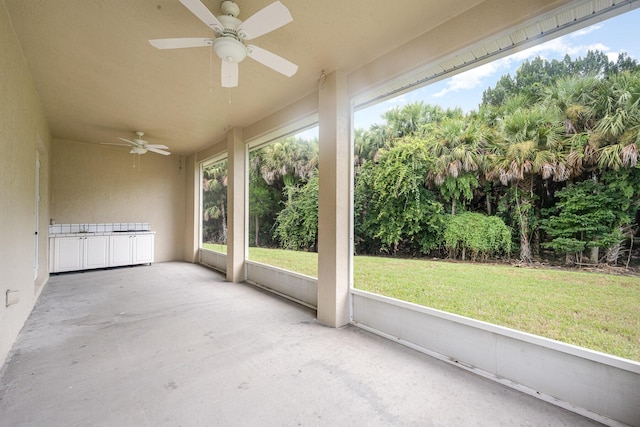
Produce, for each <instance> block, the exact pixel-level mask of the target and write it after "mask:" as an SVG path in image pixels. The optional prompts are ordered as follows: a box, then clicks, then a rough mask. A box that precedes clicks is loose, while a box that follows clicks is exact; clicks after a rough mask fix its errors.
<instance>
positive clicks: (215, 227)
mask: <svg viewBox="0 0 640 427" xmlns="http://www.w3.org/2000/svg"><path fill="white" fill-rule="evenodd" d="M226 210H227V161H226V160H221V161H218V162H215V163H213V164H210V165H208V166H206V167H205V168H203V170H202V215H203V218H202V240H203V242H211V243H226V242H227V212H226Z"/></svg>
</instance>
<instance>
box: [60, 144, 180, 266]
mask: <svg viewBox="0 0 640 427" xmlns="http://www.w3.org/2000/svg"><path fill="white" fill-rule="evenodd" d="M150 142H151V141H150ZM52 148H53V154H52V162H51V194H52V198H51V217H52V218H53V219H54V220H55V221H56V222H57V223H61V224H66V223H112V222H149V223H150V224H151V229H152V230H154V231H155V232H156V237H155V261H156V262H162V261H174V260H182V259H183V257H184V226H185V177H186V171H185V162H184V159H183V158H181V157H180V156H177V155H170V156H162V155H159V154H155V153H147V154H144V155H141V156H140V157H139V158H138V155H135V154H129V150H128V149H127V148H126V147H117V146H109V145H100V144H87V143H82V142H73V141H64V140H58V139H54V141H53V143H52ZM138 160H139V163H138ZM134 165H135V167H134Z"/></svg>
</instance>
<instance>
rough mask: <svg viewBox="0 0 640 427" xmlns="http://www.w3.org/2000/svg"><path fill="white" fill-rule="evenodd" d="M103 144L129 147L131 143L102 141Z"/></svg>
mask: <svg viewBox="0 0 640 427" xmlns="http://www.w3.org/2000/svg"><path fill="white" fill-rule="evenodd" d="M100 144H102V145H117V146H118V147H129V146H130V144H123V143H121V142H101V143H100Z"/></svg>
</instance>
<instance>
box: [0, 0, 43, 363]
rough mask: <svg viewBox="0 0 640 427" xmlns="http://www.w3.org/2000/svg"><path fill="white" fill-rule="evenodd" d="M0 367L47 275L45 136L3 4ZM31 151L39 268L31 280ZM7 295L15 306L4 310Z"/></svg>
mask: <svg viewBox="0 0 640 427" xmlns="http://www.w3.org/2000/svg"><path fill="white" fill-rule="evenodd" d="M0 100H1V102H0V242H2V244H1V245H0V365H1V364H2V362H3V361H4V359H5V357H6V355H7V353H8V352H9V350H10V348H11V345H12V344H13V342H14V340H15V338H16V336H17V335H18V332H19V331H20V329H21V328H22V325H23V324H24V321H25V320H26V318H27V316H28V315H29V313H30V312H31V309H32V308H33V305H34V303H35V300H36V298H37V295H38V293H39V291H40V290H41V289H42V285H43V284H44V283H46V281H47V279H48V273H47V262H46V259H47V247H48V246H47V218H48V217H49V206H48V203H49V202H48V201H49V177H48V173H49V170H50V168H49V163H50V162H49V148H50V144H49V141H50V137H49V130H48V127H47V124H46V121H45V118H44V113H43V111H42V108H41V105H40V101H39V99H38V95H37V93H36V90H35V88H34V85H33V81H32V79H31V75H30V74H29V71H28V69H27V66H26V64H25V60H24V57H23V56H22V51H21V49H20V45H19V44H18V41H17V38H16V35H15V32H14V30H13V27H12V24H11V21H10V20H9V17H8V15H7V11H6V9H5V5H4V1H2V0H0ZM36 151H37V152H38V154H39V158H40V163H41V168H40V174H39V185H40V203H39V218H40V224H39V225H40V226H39V236H40V237H39V239H38V240H39V244H38V249H39V251H38V252H39V257H38V259H39V264H40V268H39V270H38V277H37V278H35V275H34V264H35V262H34V261H35V252H36V250H35V246H36V244H35V238H34V234H35V231H36V228H35V224H36V218H35V212H36V196H35V186H36ZM7 290H13V291H18V293H17V295H18V297H19V303H17V304H15V305H11V306H9V307H6V306H5V295H6V292H7Z"/></svg>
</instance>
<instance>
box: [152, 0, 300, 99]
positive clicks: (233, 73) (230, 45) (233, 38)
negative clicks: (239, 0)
mask: <svg viewBox="0 0 640 427" xmlns="http://www.w3.org/2000/svg"><path fill="white" fill-rule="evenodd" d="M179 1H180V3H182V4H183V5H184V6H185V7H186V8H187V9H189V10H190V11H191V13H193V14H194V15H195V16H196V17H197V18H198V19H200V20H201V21H202V22H204V23H205V24H206V25H207V26H208V27H209V28H211V29H212V30H213V32H214V33H215V36H216V37H215V39H210V38H174V39H154V40H149V43H150V44H151V45H152V46H153V47H155V48H157V49H181V48H189V47H207V46H211V45H213V50H214V51H215V53H216V56H218V58H220V60H221V61H222V70H221V80H222V86H223V87H235V86H237V85H238V66H237V64H239V63H241V62H242V61H244V59H245V58H246V57H247V56H248V57H250V58H252V59H253V60H255V61H257V62H259V63H261V64H262V65H265V66H267V67H269V68H271V69H272V70H274V71H277V72H279V73H281V74H283V75H285V76H287V77H291V76H293V75H294V74H295V73H296V72H297V71H298V66H297V65H295V64H294V63H292V62H290V61H288V60H286V59H284V58H282V57H280V56H278V55H276V54H275V53H273V52H269V51H268V50H265V49H262V48H259V47H258V46H254V45H247V44H245V41H246V40H252V39H254V38H256V37H260V36H261V35H264V34H267V33H269V32H271V31H273V30H275V29H277V28H280V27H281V26H283V25H286V24H288V23H289V22H291V21H293V18H292V17H291V14H290V13H289V10H288V9H287V8H286V7H285V6H284V5H283V4H282V3H280V2H279V1H276V2H274V3H271V4H270V5H269V6H267V7H265V8H264V9H262V10H259V11H258V12H257V13H255V14H254V15H252V16H250V17H249V18H248V19H247V20H246V21H244V22H243V21H241V20H240V19H238V18H237V17H238V15H239V14H240V8H239V7H238V5H237V4H236V3H235V2H233V1H230V0H226V1H223V2H222V4H221V5H220V10H221V12H222V15H220V16H218V17H216V16H215V15H213V14H212V13H211V12H210V11H209V9H207V7H206V6H205V5H204V4H202V2H201V1H200V0H179ZM231 64H233V65H231Z"/></svg>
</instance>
